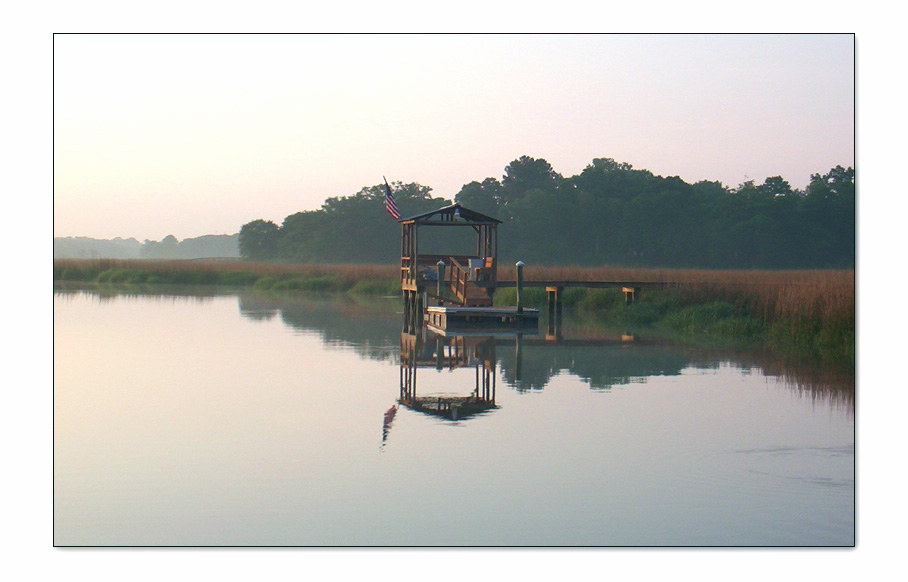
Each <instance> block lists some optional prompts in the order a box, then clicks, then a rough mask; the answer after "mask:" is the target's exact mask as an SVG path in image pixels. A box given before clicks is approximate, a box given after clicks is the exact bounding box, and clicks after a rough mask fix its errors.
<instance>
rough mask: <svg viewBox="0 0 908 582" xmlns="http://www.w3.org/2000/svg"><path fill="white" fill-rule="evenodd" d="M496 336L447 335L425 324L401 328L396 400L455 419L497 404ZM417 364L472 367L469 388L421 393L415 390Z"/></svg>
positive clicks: (451, 368) (482, 411)
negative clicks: (459, 391)
mask: <svg viewBox="0 0 908 582" xmlns="http://www.w3.org/2000/svg"><path fill="white" fill-rule="evenodd" d="M495 339H496V338H495V337H492V336H485V335H483V336H470V335H450V336H446V335H442V334H437V333H433V332H431V331H428V330H427V329H425V328H424V327H423V328H421V329H419V330H418V331H415V332H409V331H403V332H401V334H400V397H399V399H398V402H399V403H400V404H401V405H403V406H406V407H407V408H409V409H411V410H415V411H417V412H422V413H425V414H430V415H433V416H437V417H440V418H444V419H447V420H454V421H457V420H464V419H467V418H470V417H472V416H475V415H477V414H481V413H484V412H487V411H489V410H494V409H496V408H498V406H497V405H496V404H495V388H496V382H497V371H496V368H497V363H498V358H497V354H496V343H495ZM419 368H433V369H435V370H445V369H447V370H454V369H457V368H473V370H474V372H475V373H474V374H473V385H472V391H470V392H469V393H468V394H465V395H463V394H455V395H452V394H420V393H418V392H417V377H418V370H419ZM468 387H469V386H468Z"/></svg>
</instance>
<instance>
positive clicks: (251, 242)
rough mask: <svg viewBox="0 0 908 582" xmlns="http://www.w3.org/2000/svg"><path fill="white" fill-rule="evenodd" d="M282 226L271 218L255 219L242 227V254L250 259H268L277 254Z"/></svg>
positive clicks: (240, 243)
mask: <svg viewBox="0 0 908 582" xmlns="http://www.w3.org/2000/svg"><path fill="white" fill-rule="evenodd" d="M280 234H281V231H280V228H278V226H277V225H276V224H274V223H273V222H271V221H270V220H262V219H259V220H253V221H252V222H249V223H247V224H244V225H243V227H242V228H240V240H239V245H240V256H241V257H243V258H244V259H246V260H249V261H267V260H270V259H274V258H275V257H276V256H277V249H278V242H279V239H280Z"/></svg>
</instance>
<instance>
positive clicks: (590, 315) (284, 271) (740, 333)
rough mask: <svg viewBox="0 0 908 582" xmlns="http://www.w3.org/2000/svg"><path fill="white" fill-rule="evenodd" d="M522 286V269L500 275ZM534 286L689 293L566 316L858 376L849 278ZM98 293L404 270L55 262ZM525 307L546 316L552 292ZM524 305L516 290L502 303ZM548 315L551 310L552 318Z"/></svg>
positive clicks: (607, 270)
mask: <svg viewBox="0 0 908 582" xmlns="http://www.w3.org/2000/svg"><path fill="white" fill-rule="evenodd" d="M499 277H501V278H502V279H513V278H514V273H513V267H503V268H501V269H500V270H499ZM525 277H526V279H527V280H533V279H540V280H636V281H655V282H673V283H681V284H682V285H679V286H677V287H671V288H667V289H662V290H652V291H649V290H648V291H646V292H645V293H644V294H643V296H642V297H641V298H640V300H638V301H637V302H636V303H634V304H633V305H630V306H625V305H624V298H623V295H622V293H621V292H620V290H613V289H568V290H566V291H565V293H564V308H565V309H566V310H568V311H570V312H571V313H573V314H574V315H575V316H577V317H582V318H584V319H589V320H591V321H595V322H598V323H602V324H603V325H609V326H613V327H618V328H626V329H629V330H632V329H638V330H639V329H646V330H648V331H652V332H655V333H658V334H659V335H661V336H664V337H667V338H672V339H677V340H678V341H681V342H683V343H686V344H689V345H700V344H702V345H704V346H706V345H709V346H715V345H724V346H727V347H740V348H748V349H754V348H759V349H766V350H768V351H771V352H773V353H777V354H782V355H785V356H786V357H791V358H795V359H798V360H809V361H814V362H817V363H821V364H823V365H829V366H835V367H837V368H841V369H851V370H853V369H854V367H855V342H856V335H855V274H854V271H853V270H841V271H828V270H827V271H708V270H695V269H630V268H621V267H593V268H581V267H533V266H529V267H528V268H527V269H526V272H525ZM64 281H70V282H79V283H91V284H97V285H156V284H181V285H184V284H185V285H229V286H251V287H254V288H256V289H260V290H267V291H287V292H319V293H344V294H351V295H366V296H389V295H398V294H399V293H400V284H399V280H398V267H397V266H396V265H320V264H281V263H255V262H246V261H222V260H217V261H206V260H183V261H180V260H172V261H151V260H114V259H100V260H98V259H57V260H54V282H55V283H56V282H64ZM525 292H526V297H525V303H526V305H527V306H531V307H541V308H544V307H545V305H546V296H545V291H544V290H542V289H534V288H528V289H526V290H525ZM495 303H496V304H498V305H513V304H514V303H516V291H515V290H514V289H500V290H498V291H497V292H496V294H495ZM543 312H544V310H543Z"/></svg>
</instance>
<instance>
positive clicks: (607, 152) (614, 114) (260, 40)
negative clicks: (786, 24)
mask: <svg viewBox="0 0 908 582" xmlns="http://www.w3.org/2000/svg"><path fill="white" fill-rule="evenodd" d="M53 65H54V69H53V80H54V87H53V112H54V126H53V136H54V143H53V153H54V155H53V171H54V174H53V215H54V236H88V237H93V238H114V237H124V238H128V237H135V238H137V239H139V240H140V241H141V240H144V239H150V240H160V239H162V238H164V237H165V236H167V235H169V234H172V235H174V236H176V237H177V238H178V239H180V240H182V239H184V238H190V237H196V236H201V235H205V234H233V233H236V232H238V231H239V229H240V227H241V226H242V225H243V224H245V223H247V222H250V221H252V220H255V219H260V218H261V219H265V220H272V221H274V222H275V223H277V224H280V223H281V222H282V221H283V219H284V218H285V217H286V216H288V215H290V214H293V213H295V212H299V211H304V210H313V209H316V208H319V207H320V206H321V204H322V203H323V202H324V200H325V199H326V198H329V197H333V196H350V195H353V194H356V193H357V192H358V191H359V190H360V189H362V188H363V187H367V186H371V185H374V184H379V183H381V181H382V177H383V176H386V177H387V178H388V180H389V181H392V182H393V181H402V182H404V183H409V182H418V183H420V184H423V185H426V186H430V187H431V188H432V189H433V190H432V193H433V194H434V195H435V196H441V197H445V198H448V199H453V198H454V196H455V195H456V194H457V192H458V191H459V190H460V188H461V187H462V186H463V185H464V184H467V183H469V182H471V181H473V180H478V181H481V180H483V179H484V178H486V177H494V178H499V179H500V178H501V177H502V175H503V173H504V168H505V166H507V165H508V164H509V163H510V162H511V161H512V160H515V159H517V158H519V157H520V156H523V155H528V156H531V157H535V158H544V159H546V160H547V161H548V162H549V163H550V164H551V165H552V166H553V168H554V169H555V171H557V172H559V173H561V174H562V175H564V176H571V175H575V174H578V173H579V172H581V171H582V170H583V169H584V168H585V167H586V166H587V165H588V164H590V163H591V162H592V160H593V159H594V158H600V157H603V158H614V159H615V160H617V161H619V162H627V163H630V164H632V165H633V166H634V167H635V168H638V169H646V170H650V171H652V172H653V173H655V174H657V175H662V176H680V177H681V178H682V179H683V180H685V181H687V182H690V183H693V182H697V181H699V180H718V181H720V182H722V183H723V184H724V185H726V186H730V187H734V186H737V185H739V184H741V183H742V182H744V181H746V180H755V181H756V182H757V183H761V182H762V181H763V180H764V179H765V178H767V177H770V176H782V177H783V178H784V179H786V180H788V181H789V183H791V185H792V186H794V187H796V188H803V187H804V186H806V185H807V183H808V182H809V180H810V176H811V175H812V174H816V173H826V172H828V171H829V170H830V169H831V168H833V167H834V166H836V165H842V166H846V167H847V166H854V165H855V94H856V87H855V37H854V36H853V35H851V34H803V35H800V34H781V35H777V34H758V35H751V34H707V35H698V34H680V35H671V34H656V35H642V34H569V35H551V34H549V35H524V34H509V35H493V34H490V35H486V34H483V35H475V34H467V35H457V34H443V35H414V34H404V35H391V34H373V35H368V34H367V35H355V34H311V35H310V34H305V35H295V34H294V35H275V34H266V35H256V34H250V35H227V34H200V35H194V34H188V35H165V34H148V35H138V34H113V35H111V34H100V35H92V34H56V35H55V36H54V37H53Z"/></svg>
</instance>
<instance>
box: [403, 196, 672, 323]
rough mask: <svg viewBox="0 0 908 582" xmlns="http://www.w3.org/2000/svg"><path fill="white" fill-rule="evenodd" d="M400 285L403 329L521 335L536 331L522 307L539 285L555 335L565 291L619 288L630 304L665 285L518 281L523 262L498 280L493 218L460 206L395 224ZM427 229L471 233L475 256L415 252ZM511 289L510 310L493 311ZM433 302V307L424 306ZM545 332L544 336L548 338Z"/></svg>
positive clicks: (535, 315) (534, 313) (530, 312)
mask: <svg viewBox="0 0 908 582" xmlns="http://www.w3.org/2000/svg"><path fill="white" fill-rule="evenodd" d="M400 223H401V249H400V250H401V256H400V283H401V291H402V292H403V295H404V314H405V316H404V320H405V331H409V330H412V329H414V328H416V327H418V326H419V325H421V324H423V323H425V324H427V325H431V326H432V327H434V328H436V329H440V330H452V329H461V330H464V331H466V330H469V329H477V328H479V329H488V330H499V329H500V330H516V331H518V332H522V331H524V330H529V329H530V328H535V327H538V322H539V310H537V309H524V308H523V301H522V300H523V298H524V293H523V290H524V289H525V288H529V287H542V288H545V290H546V292H547V293H548V311H549V327H550V328H551V329H550V330H549V331H550V334H551V333H557V331H552V330H557V329H558V328H560V325H561V312H562V296H563V294H564V290H565V289H567V288H570V287H585V288H589V289H609V288H619V289H621V290H622V292H623V293H624V300H625V303H627V304H631V303H634V302H635V301H636V300H637V299H638V297H639V295H640V292H641V290H643V289H655V288H662V287H668V286H670V285H673V284H672V283H664V282H657V281H583V280H570V281H569V280H545V281H532V280H529V281H528V280H525V279H524V278H523V267H524V264H523V262H522V261H521V262H518V263H517V264H516V267H517V272H516V277H517V279H516V280H514V281H500V280H498V256H497V255H498V225H499V224H501V221H500V220H498V219H497V218H493V217H490V216H486V215H484V214H481V213H479V212H476V211H474V210H470V209H469V208H464V207H463V206H461V205H460V204H453V205H450V206H445V207H443V208H439V209H438V210H435V211H432V212H426V213H424V214H420V215H417V216H413V217H410V218H404V219H401V220H400ZM429 227H432V228H435V227H444V228H445V229H449V228H451V227H454V228H457V227H461V228H465V229H470V230H473V231H474V232H475V233H476V252H475V253H474V254H470V255H456V254H427V253H422V252H420V248H419V244H420V240H421V238H422V237H421V236H420V231H421V230H425V229H427V228H429ZM506 287H516V288H517V305H516V306H515V307H503V308H499V307H493V305H494V302H493V296H494V294H495V290H496V289H501V288H506ZM430 302H434V303H436V305H435V306H432V305H429V303H430ZM550 334H549V335H550Z"/></svg>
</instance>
